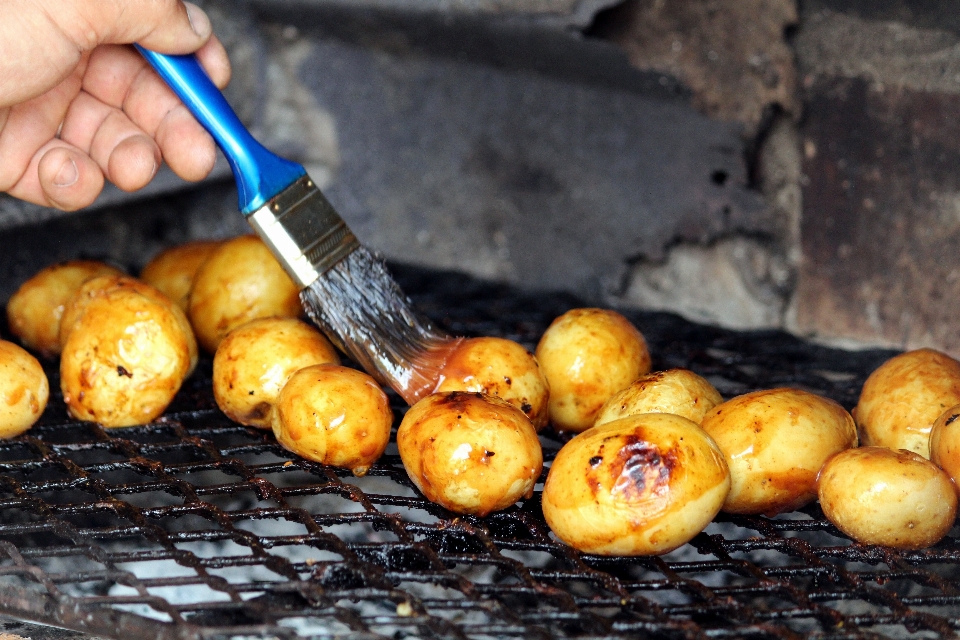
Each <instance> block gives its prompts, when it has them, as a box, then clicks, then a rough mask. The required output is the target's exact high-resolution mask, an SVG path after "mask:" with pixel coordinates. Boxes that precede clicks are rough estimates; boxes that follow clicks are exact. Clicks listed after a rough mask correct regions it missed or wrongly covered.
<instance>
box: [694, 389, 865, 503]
mask: <svg viewBox="0 0 960 640" xmlns="http://www.w3.org/2000/svg"><path fill="white" fill-rule="evenodd" d="M700 425H701V426H702V427H703V429H704V431H706V432H707V433H708V434H710V437H712V438H713V439H714V441H715V442H716V443H717V445H718V446H719V447H720V449H721V450H722V451H723V454H724V457H725V458H726V460H727V466H729V467H730V494H729V495H728V496H727V499H726V501H725V502H724V503H723V511H725V512H727V513H763V514H767V515H774V514H777V513H781V512H783V511H791V510H793V509H797V508H799V507H801V506H803V505H805V504H807V503H808V502H810V501H811V500H813V498H814V497H815V496H816V495H817V473H818V472H819V471H820V467H822V466H823V463H824V462H825V461H826V460H827V458H829V457H830V456H832V455H833V454H835V453H838V452H840V451H843V450H845V449H849V448H850V447H855V446H857V430H856V427H855V426H854V424H853V418H852V417H850V414H849V413H847V411H846V410H845V409H844V408H843V407H841V406H840V405H839V404H837V403H836V402H834V401H833V400H828V399H827V398H822V397H820V396H818V395H815V394H812V393H808V392H806V391H800V390H799V389H770V390H766V391H754V392H753V393H747V394H745V395H742V396H737V397H736V398H733V399H732V400H728V401H727V402H724V403H723V404H721V405H718V406H717V407H715V408H714V409H713V410H711V411H710V412H709V413H707V415H706V416H704V418H703V422H701V423H700Z"/></svg>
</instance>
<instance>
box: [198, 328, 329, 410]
mask: <svg viewBox="0 0 960 640" xmlns="http://www.w3.org/2000/svg"><path fill="white" fill-rule="evenodd" d="M339 363H340V358H339V357H338V356H337V352H336V350H335V349H334V348H333V345H331V344H330V341H329V340H327V339H326V338H325V337H324V336H323V334H322V333H320V332H319V331H318V330H317V329H315V328H314V327H312V326H311V325H309V324H307V323H306V322H301V321H300V320H297V319H296V318H260V319H258V320H253V321H250V322H247V323H245V324H242V325H240V326H239V327H237V328H236V329H234V330H233V331H231V332H230V333H228V334H227V337H226V338H224V339H223V342H221V343H220V346H219V347H218V348H217V353H216V354H215V355H214V356H213V398H214V400H216V402H217V406H218V407H220V410H221V411H223V412H224V413H225V414H227V417H229V418H230V419H231V420H234V421H235V422H239V423H240V424H245V425H249V426H252V427H258V428H260V429H270V428H271V417H270V412H271V411H272V408H273V406H274V404H276V402H277V397H278V396H279V395H280V390H281V389H283V385H285V384H286V383H287V380H289V379H290V376H292V375H293V374H294V373H296V372H297V371H299V370H300V369H303V368H304V367H309V366H311V365H315V364H339Z"/></svg>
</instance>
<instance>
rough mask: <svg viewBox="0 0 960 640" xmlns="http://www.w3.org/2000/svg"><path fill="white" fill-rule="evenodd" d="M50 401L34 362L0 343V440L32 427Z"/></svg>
mask: <svg viewBox="0 0 960 640" xmlns="http://www.w3.org/2000/svg"><path fill="white" fill-rule="evenodd" d="M49 397H50V383H49V382H48V381H47V374H45V373H44V372H43V367H41V366H40V363H39V362H37V359H36V358H34V357H33V356H32V355H30V354H29V353H27V352H26V351H24V350H23V349H21V348H20V347H18V346H17V345H15V344H13V343H12V342H7V341H6V340H0V438H12V437H13V436H18V435H20V434H21V433H23V432H24V431H26V430H27V429H29V428H30V427H32V426H33V423H35V422H36V421H37V420H38V419H39V418H40V414H42V413H43V410H44V409H45V408H46V406H47V399H48V398H49Z"/></svg>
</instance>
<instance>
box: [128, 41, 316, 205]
mask: <svg viewBox="0 0 960 640" xmlns="http://www.w3.org/2000/svg"><path fill="white" fill-rule="evenodd" d="M137 49H138V50H139V51H140V53H141V54H143V57H144V58H146V60H147V62H149V63H150V64H151V65H152V66H153V68H154V69H156V71H157V73H158V74H160V77H161V78H163V80H164V81H165V82H166V83H167V84H168V85H169V86H170V88H171V89H173V91H174V93H176V94H177V95H178V96H179V97H180V99H181V100H183V103H184V104H185V105H187V108H188V109H190V112H191V113H193V115H194V116H195V117H196V118H197V120H198V121H199V122H200V124H202V125H203V126H204V128H206V130H207V131H209V132H210V135H212V136H213V138H214V140H216V141H217V144H218V145H219V146H220V148H221V149H222V150H223V153H224V155H226V156H227V160H228V161H229V162H230V168H231V169H233V177H234V179H235V180H236V181H237V193H238V196H239V199H240V211H242V212H243V213H244V214H250V213H253V212H254V211H256V210H257V209H259V208H260V207H262V206H263V205H264V204H266V202H267V201H268V200H270V198H272V197H274V196H275V195H277V194H278V193H280V192H281V191H283V190H284V189H285V188H287V187H289V186H290V185H291V184H293V183H294V182H295V181H296V180H297V179H298V178H300V177H301V176H304V175H306V173H307V172H306V170H305V169H304V168H303V167H302V166H300V165H299V164H297V163H295V162H291V161H289V160H285V159H283V158H281V157H280V156H278V155H276V154H274V153H271V152H270V151H268V150H267V149H266V148H265V147H264V146H263V145H262V144H260V143H259V142H257V141H256V139H254V137H253V136H252V135H250V132H249V131H247V128H246V127H245V126H243V123H242V122H240V118H238V117H237V114H236V113H234V111H233V109H232V108H231V107H230V104H229V103H227V100H226V98H224V97H223V94H222V93H220V90H219V89H217V87H216V85H214V84H213V82H211V81H210V78H209V76H207V73H206V72H205V71H204V70H203V67H201V66H200V62H199V61H198V60H197V58H196V56H192V55H187V56H173V55H165V54H162V53H156V52H154V51H149V50H147V49H144V48H143V47H140V46H139V45H137Z"/></svg>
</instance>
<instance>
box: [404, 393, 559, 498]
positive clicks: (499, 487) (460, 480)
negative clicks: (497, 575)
mask: <svg viewBox="0 0 960 640" xmlns="http://www.w3.org/2000/svg"><path fill="white" fill-rule="evenodd" d="M397 448H398V449H399V450H400V458H401V460H403V466H404V468H405V469H406V470H407V475H408V476H410V480H411V481H413V484H415V485H416V486H417V488H418V489H420V491H422V492H423V495H425V496H426V497H427V499H428V500H432V501H433V502H436V503H437V504H440V505H442V506H444V507H446V508H447V509H449V510H450V511H453V512H455V513H465V514H474V515H478V516H485V515H487V514H488V513H491V512H492V511H499V510H501V509H506V508H507V507H509V506H510V505H512V504H513V503H515V502H516V501H517V500H519V499H520V498H521V497H523V496H526V497H528V498H529V497H530V496H532V495H533V485H534V483H536V481H537V478H538V477H539V476H540V471H541V470H542V469H543V452H542V451H541V449H540V441H539V440H538V439H537V433H536V431H535V430H534V428H533V425H532V424H531V423H530V419H529V418H527V416H526V415H524V414H523V412H522V411H520V410H519V409H517V408H516V407H514V406H513V405H510V404H507V403H506V402H504V401H503V400H501V399H499V398H496V397H494V396H487V395H484V394H482V393H466V392H462V391H449V392H446V393H436V394H433V395H430V396H427V397H426V398H424V399H423V400H420V401H419V402H417V403H416V404H415V405H413V406H412V407H411V408H410V410H409V411H407V415H406V416H404V418H403V421H402V422H401V423H400V428H399V430H398V431H397Z"/></svg>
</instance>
